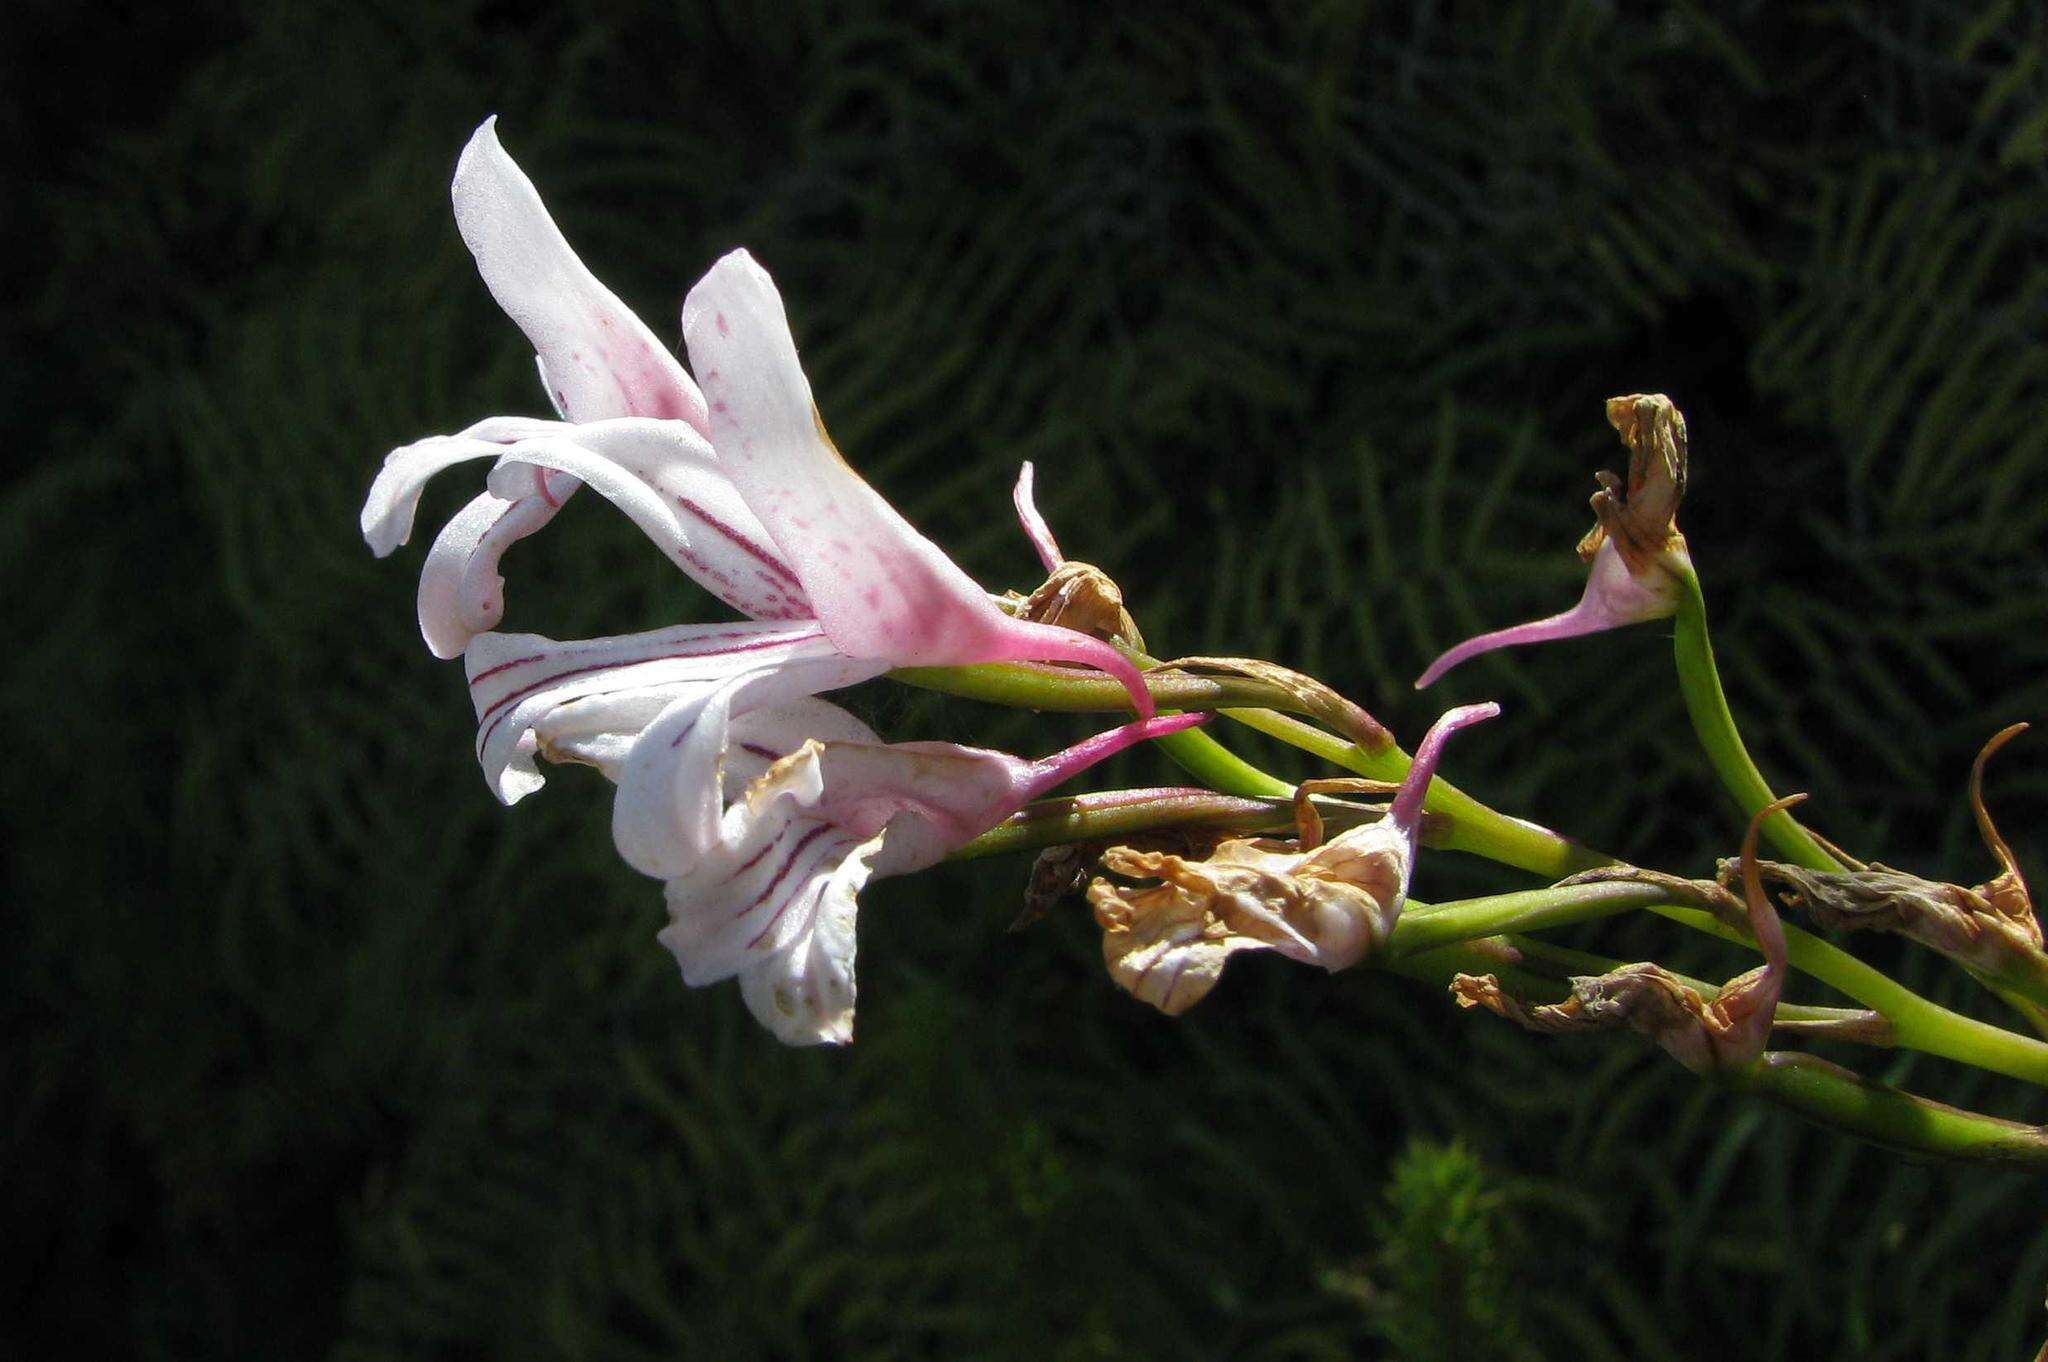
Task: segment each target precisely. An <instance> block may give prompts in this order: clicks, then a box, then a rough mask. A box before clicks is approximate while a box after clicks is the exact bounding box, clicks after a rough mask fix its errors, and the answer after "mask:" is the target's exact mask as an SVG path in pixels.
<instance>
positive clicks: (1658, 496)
mask: <svg viewBox="0 0 2048 1362" xmlns="http://www.w3.org/2000/svg"><path fill="white" fill-rule="evenodd" d="M1607 419H1608V421H1609V423H1610V424H1612V425H1613V426H1614V428H1615V431H1616V432H1617V433H1619V434H1620V436H1621V438H1622V442H1623V443H1624V444H1626V445H1627V446H1628V447H1629V472H1628V482H1627V484H1626V486H1624V485H1623V484H1622V482H1621V479H1619V478H1617V477H1615V476H1614V474H1612V473H1608V472H1602V473H1600V474H1599V481H1600V490H1599V491H1598V492H1595V493H1594V494H1593V513H1594V515H1596V516H1597V517H1598V518H1599V520H1598V523H1597V524H1595V525H1594V527H1593V528H1592V530H1591V531H1590V532H1588V533H1587V535H1586V537H1585V538H1584V539H1582V540H1580V541H1579V557H1580V558H1582V559H1584V560H1585V561H1586V563H1587V564H1588V569H1589V570H1588V572H1587V574H1586V589H1585V593H1584V594H1583V595H1581V596H1580V597H1579V602H1578V604H1577V605H1574V606H1573V607H1572V608H1571V609H1569V610H1566V611H1564V612H1562V613H1561V614H1556V615H1552V616H1550V617H1549V618H1547V619H1540V620H1531V621H1529V622H1528V623H1526V624H1517V625H1514V626H1513V627H1511V628H1507V629H1496V630H1494V631H1492V632H1491V633H1485V634H1480V635H1479V636H1477V637H1476V638H1468V639H1466V640H1465V641H1464V642H1463V643H1460V644H1458V645H1457V646H1455V647H1453V648H1451V649H1450V650H1449V651H1447V652H1445V653H1444V654H1443V655H1442V656H1441V657H1439V658H1437V660H1436V661H1434V662H1432V663H1430V665H1429V669H1428V670H1427V671H1425V672H1423V674H1422V676H1421V677H1420V678H1419V679H1418V680H1417V681H1416V682H1415V686H1416V689H1418V690H1420V689H1422V688H1423V687H1425V686H1429V685H1433V684H1434V683H1435V682H1436V680H1437V678H1438V677H1440V676H1442V675H1443V674H1444V673H1445V672H1447V671H1449V670H1450V669H1451V668H1453V667H1455V666H1457V665H1458V664H1459V663H1461V662H1466V661H1469V660H1470V659H1472V658H1475V657H1477V656H1479V655H1480V654H1481V653H1490V652H1493V651H1494V650H1495V649H1497V648H1512V647H1516V646H1518V645H1520V644H1524V643H1548V642H1551V641H1553V640H1556V639H1564V638H1577V637H1579V636H1580V635H1583V634H1597V633H1601V632H1603V631H1605V630H1608V629H1618V628H1620V627H1622V626H1623V625H1627V624H1639V623H1642V622H1644V621H1646V620H1655V619H1665V618H1667V617H1669V616H1671V615H1673V614H1676V613H1677V611H1678V603H1679V594H1680V589H1681V588H1680V583H1679V578H1678V576H1677V573H1678V571H1679V570H1680V569H1681V567H1682V565H1683V564H1684V563H1685V562H1687V561H1689V560H1688V558H1687V554H1686V547H1685V536H1684V535H1682V534H1680V533H1679V532H1678V523H1677V516H1678V504H1679V501H1680V499H1681V498H1682V497H1683V496H1684V495H1685V460H1686V441H1685V418H1684V417H1683V416H1682V415H1680V414H1679V411H1678V408H1676V407H1674V406H1672V405H1671V400H1670V399H1669V398H1667V397H1664V396H1662V395H1660V394H1647V395H1635V396H1629V397H1616V398H1611V399H1609V400H1608V403H1607Z"/></svg>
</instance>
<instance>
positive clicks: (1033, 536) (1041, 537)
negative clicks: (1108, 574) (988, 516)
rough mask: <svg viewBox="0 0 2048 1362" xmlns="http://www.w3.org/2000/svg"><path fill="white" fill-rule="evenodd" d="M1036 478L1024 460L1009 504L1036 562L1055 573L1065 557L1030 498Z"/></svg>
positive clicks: (1029, 462)
mask: <svg viewBox="0 0 2048 1362" xmlns="http://www.w3.org/2000/svg"><path fill="white" fill-rule="evenodd" d="M1036 478H1037V470H1036V469H1034V468H1033V467H1032V466H1031V461H1030V460H1029V459H1026V460H1025V461H1024V466H1023V467H1022V468H1019V469H1018V470H1017V485H1016V487H1015V488H1013V489H1012V490H1011V492H1010V502H1011V504H1012V505H1014V506H1015V507H1016V508H1017V522H1018V523H1019V524H1020V525H1022V526H1023V527H1024V537H1025V538H1026V539H1029V540H1030V541H1031V547H1032V548H1034V549H1036V550H1037V551H1038V561H1039V562H1040V563H1042V564H1044V565H1045V570H1046V571H1047V572H1057V571H1059V566H1060V564H1061V563H1064V562H1066V561H1067V556H1066V555H1065V554H1063V553H1061V552H1060V545H1059V541H1058V540H1056V539H1054V538H1053V537H1052V527H1051V526H1050V525H1048V524H1046V523H1045V517H1044V516H1042V515H1040V514H1039V513H1038V502H1037V500H1036V499H1035V498H1034V497H1033V496H1032V489H1033V484H1034V482H1035V481H1036Z"/></svg>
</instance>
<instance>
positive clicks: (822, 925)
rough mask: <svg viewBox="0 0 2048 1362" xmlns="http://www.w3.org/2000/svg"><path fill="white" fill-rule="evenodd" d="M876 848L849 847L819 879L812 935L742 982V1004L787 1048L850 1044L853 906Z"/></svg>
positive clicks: (749, 973)
mask: <svg viewBox="0 0 2048 1362" xmlns="http://www.w3.org/2000/svg"><path fill="white" fill-rule="evenodd" d="M874 845H875V844H874V843H873V842H867V843H855V844H852V845H851V846H849V847H848V848H847V849H846V850H845V851H844V852H843V853H842V859H840V860H839V861H838V863H837V864H836V865H834V866H833V867H832V869H831V871H830V873H829V874H828V875H826V876H824V877H823V880H822V883H821V884H820V885H819V888H818V892H817V904H816V907H815V908H814V909H813V911H812V913H811V925H810V929H809V930H808V931H807V932H805V933H804V934H803V935H802V936H801V937H799V938H798V939H796V940H794V941H792V942H791V943H790V944H789V945H788V946H786V947H784V948H783V950H781V951H780V952H778V953H777V954H776V955H774V956H773V957H771V958H770V959H768V960H766V961H763V962H762V963H760V964H756V965H753V966H751V967H750V968H748V969H747V970H745V971H744V972H742V973H741V975H740V996H742V997H743V998H745V999H746V1001H747V1007H748V1009H749V1010H750V1011H752V1012H753V1014H754V1016H755V1017H756V1018H757V1019H758V1020H759V1021H760V1023H761V1024H762V1025H763V1026H765V1027H767V1028H768V1029H769V1030H770V1031H771V1032H773V1033H774V1035H775V1038H776V1039H777V1040H779V1041H781V1042H782V1043H783V1044H785V1045H845V1044H847V1043H849V1042H851V1041H852V1040H853V1003H854V993H855V987H854V975H853V967H854V914H855V908H856V904H855V898H856V896H857V895H858V894H859V893H860V891H861V889H862V887H863V886H864V885H865V884H866V883H867V880H868V876H869V874H870V873H871V872H870V868H869V858H870V857H871V856H872V855H873V852H874Z"/></svg>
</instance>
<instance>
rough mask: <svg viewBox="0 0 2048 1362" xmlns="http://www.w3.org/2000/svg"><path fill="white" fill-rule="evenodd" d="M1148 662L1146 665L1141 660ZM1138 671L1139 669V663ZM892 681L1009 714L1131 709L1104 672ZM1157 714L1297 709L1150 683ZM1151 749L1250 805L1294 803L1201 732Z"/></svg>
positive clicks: (918, 672) (1253, 690) (920, 670)
mask: <svg viewBox="0 0 2048 1362" xmlns="http://www.w3.org/2000/svg"><path fill="white" fill-rule="evenodd" d="M1146 660H1149V659H1146ZM1140 665H1143V662H1142V661H1141V663H1140ZM889 676H890V679H892V680H896V681H901V682H904V683H905V684H907V685H912V686H917V687H920V688H921V689H924V690H935V691H940V692H943V693H944V694H947V695H958V696H963V697H965V698H966V699H969V700H981V701H985V702H987V703H988V704H992V705H1007V706H1009V707H1011V708H1013V709H1036V710H1051V711H1055V712H1058V713H1065V714H1099V713H1116V712H1118V711H1122V710H1128V709H1129V708H1130V707H1131V699H1130V695H1129V694H1128V693H1127V692H1126V691H1125V690H1124V688H1123V685H1122V684H1121V683H1120V682H1118V681H1116V680H1115V679H1114V678H1112V677H1109V676H1105V675H1103V674H1101V673H1099V672H1098V673H1093V674H1090V673H1086V672H1076V671H1069V670H1067V669H1065V668H1060V667H1040V666H1034V665H1032V664H1030V663H1024V662H985V663H981V664H978V665H976V666H972V667H899V668H897V669H896V670H895V671H892V672H890V673H889ZM1145 689H1146V690H1148V691H1150V692H1151V693H1152V698H1153V699H1154V700H1155V701H1157V702H1158V703H1159V705H1160V707H1161V711H1162V712H1171V711H1174V710H1203V709H1217V708H1220V707H1221V706H1223V705H1226V704H1243V703H1250V704H1256V705H1279V706H1282V707H1287V706H1291V705H1294V704H1296V703H1297V701H1295V699H1294V698H1293V697H1292V696H1290V695H1289V694H1288V693H1287V692H1286V691H1285V690H1284V689H1282V688H1281V687H1279V686H1275V685H1270V684H1268V683H1267V682H1264V681H1254V680H1251V679H1249V678H1247V677H1232V676H1184V675H1174V676H1159V677H1147V678H1146V681H1145ZM1153 744H1154V746H1156V747H1158V748H1159V750H1160V751H1162V752H1164V753H1165V754H1166V755H1167V756H1168V757H1169V758H1171V759H1172V760H1173V762H1174V764H1175V765H1177V766H1179V767H1180V768H1181V769H1182V770H1184V771H1186V772H1187V773H1188V774H1189V775H1191V776H1193V777H1194V778H1195V779H1196V780H1199V781H1201V782H1202V783H1203V784H1204V785H1207V786H1208V787H1209V788H1210V789H1212V790H1218V791H1220V792H1222V793H1224V794H1232V795H1240V796H1243V797H1245V798H1249V799H1266V798H1273V799H1291V798H1293V796H1294V787H1293V786H1292V785H1290V784H1288V783H1287V782H1286V781H1284V780H1281V779H1280V778H1279V777H1277V776H1274V775H1270V774H1268V773H1267V772H1265V771H1261V770H1260V769H1259V768H1258V767H1256V766H1254V765H1252V764H1251V763H1250V762H1248V761H1246V760H1245V759H1244V758H1242V757H1240V756H1238V755H1237V754H1236V753H1235V752H1232V751H1231V750H1230V749H1229V748H1227V747H1225V746H1224V745H1223V744H1222V743H1220V742H1217V741H1216V740H1215V739H1214V738H1212V737H1210V736H1209V735H1208V734H1207V733H1204V732H1202V731H1200V730H1199V729H1186V730H1183V731H1182V732H1179V733H1173V734H1169V735H1168V736H1166V737H1164V738H1155V739H1154V740H1153Z"/></svg>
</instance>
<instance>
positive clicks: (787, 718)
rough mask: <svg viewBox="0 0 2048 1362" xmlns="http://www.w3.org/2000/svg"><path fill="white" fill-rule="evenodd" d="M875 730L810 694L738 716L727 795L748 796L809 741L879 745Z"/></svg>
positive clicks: (728, 756) (729, 749)
mask: <svg viewBox="0 0 2048 1362" xmlns="http://www.w3.org/2000/svg"><path fill="white" fill-rule="evenodd" d="M881 741H882V740H881V738H880V737H878V736H877V735H876V733H875V730H873V729H872V728H869V727H868V726H867V725H866V724H864V723H862V722H861V721H860V720H859V719H856V718H855V717H854V716H853V715H851V714H849V713H847V712H846V711H845V710H844V709H841V708H840V707H839V706H838V705H835V704H833V703H832V702H831V701H829V700H820V699H817V698H815V697H810V696H807V697H805V698H803V699H800V700H792V701H790V702H789V703H787V704H782V705H777V706H775V707H774V708H772V709H756V710H749V711H748V712H746V713H744V714H737V715H734V716H733V719H732V724H731V728H730V731H729V736H728V738H727V740H726V749H725V797H726V800H727V801H728V802H732V801H736V800H739V799H741V798H743V797H744V796H745V794H746V792H747V788H748V787H749V786H751V785H752V784H753V783H754V782H755V781H756V780H759V779H760V778H761V777H762V776H763V775H765V774H766V773H767V771H768V768H769V767H770V766H773V765H774V764H775V763H776V762H778V761H780V760H782V759H783V758H784V757H786V756H788V755H790V753H792V752H794V751H796V750H797V749H798V748H800V747H802V746H803V745H804V744H805V743H806V742H821V743H870V744H879V743H880V742H881Z"/></svg>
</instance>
